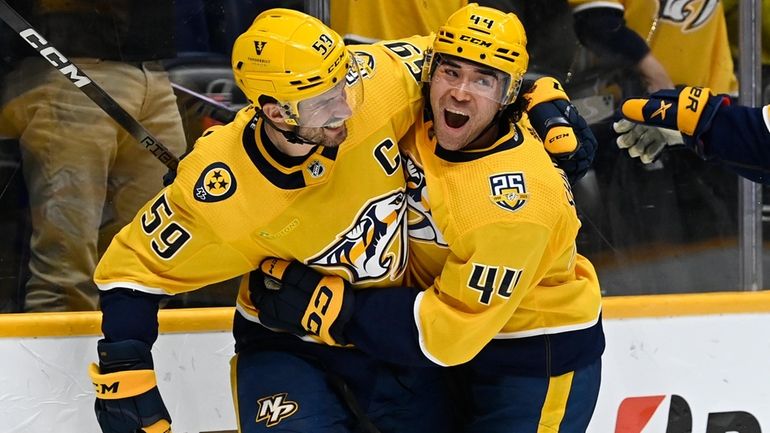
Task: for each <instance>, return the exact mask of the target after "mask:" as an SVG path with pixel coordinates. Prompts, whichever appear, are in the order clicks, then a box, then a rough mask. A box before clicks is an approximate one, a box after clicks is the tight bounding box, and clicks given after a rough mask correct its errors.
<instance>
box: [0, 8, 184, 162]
mask: <svg viewBox="0 0 770 433" xmlns="http://www.w3.org/2000/svg"><path fill="white" fill-rule="evenodd" d="M0 19H2V20H3V21H4V22H5V23H6V24H8V26H9V27H11V28H12V29H13V31H15V32H16V33H18V34H19V36H20V37H21V38H22V39H24V40H25V41H26V42H27V43H28V44H29V45H30V46H32V48H34V49H35V50H36V51H37V52H38V54H40V55H41V56H42V57H43V58H44V59H46V60H48V62H49V63H50V64H51V65H52V66H53V67H54V68H56V69H57V70H58V71H59V72H61V73H62V75H64V76H65V77H67V78H68V79H69V80H70V81H71V82H72V84H74V85H75V86H77V88H78V89H80V91H81V92H83V93H85V94H86V96H88V97H89V98H90V99H91V100H92V101H94V103H96V105H98V106H99V108H101V109H102V110H104V112H105V113H107V115H108V116H110V117H111V118H113V119H114V120H115V121H116V122H118V124H119V125H120V126H122V127H123V129H125V130H126V132H128V133H129V134H130V135H131V136H132V137H134V138H136V139H137V140H138V141H139V143H140V144H141V145H142V146H144V147H145V149H147V150H149V151H150V152H152V154H153V155H155V157H156V158H158V160H159V161H160V162H162V163H163V164H165V165H166V167H168V168H169V169H171V170H174V171H175V170H176V167H177V165H179V158H177V157H176V156H175V155H174V154H173V153H171V152H170V151H169V150H168V149H167V148H166V146H164V145H163V144H162V143H161V142H160V141H159V140H158V139H157V138H155V137H153V136H152V134H150V132H149V131H147V130H146V129H145V128H144V126H142V124H141V123H139V122H138V121H137V120H136V119H134V118H133V117H132V116H131V115H130V114H128V112H126V110H124V109H123V107H121V106H120V104H118V103H117V101H115V100H114V99H112V97H111V96H110V95H108V94H107V92H105V91H104V89H102V88H101V87H99V85H98V84H96V83H95V82H93V81H92V80H91V79H90V78H89V77H88V75H86V73H85V72H83V71H82V70H80V68H78V67H77V66H75V65H74V64H73V63H72V62H70V60H69V59H67V58H66V57H64V56H63V55H62V54H61V52H59V50H57V49H56V48H55V47H53V46H52V45H51V44H49V43H48V41H46V40H45V38H43V36H41V35H40V33H38V32H37V31H35V29H33V28H32V26H31V25H30V24H29V22H27V20H25V19H24V18H23V17H22V16H21V15H19V14H18V12H16V11H15V10H14V9H13V8H12V7H11V6H9V5H8V3H7V2H6V1H5V0H0Z"/></svg>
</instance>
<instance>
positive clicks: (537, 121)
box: [523, 77, 598, 184]
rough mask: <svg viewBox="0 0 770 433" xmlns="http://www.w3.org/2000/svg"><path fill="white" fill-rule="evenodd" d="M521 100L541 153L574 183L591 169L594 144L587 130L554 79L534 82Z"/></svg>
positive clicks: (595, 146) (590, 132)
mask: <svg viewBox="0 0 770 433" xmlns="http://www.w3.org/2000/svg"><path fill="white" fill-rule="evenodd" d="M523 97H524V98H525V99H526V101H527V108H526V110H527V112H528V114H529V119H530V123H531V124H532V127H533V128H534V129H535V132H537V134H538V135H539V136H540V137H541V138H542V139H543V144H544V146H545V150H546V151H547V152H548V153H549V154H550V155H551V157H552V158H553V159H554V160H555V161H556V163H557V164H558V165H559V168H561V169H562V170H564V172H565V173H566V174H567V178H568V179H569V181H570V183H573V184H574V183H575V182H577V181H578V180H580V178H582V177H583V175H585V174H586V172H587V171H588V169H589V168H591V164H592V163H593V160H594V155H595V154H596V148H597V146H598V142H597V141H596V137H594V134H593V132H592V131H591V128H589V127H588V124H587V123H586V121H585V119H583V117H582V116H580V114H579V113H578V111H577V108H575V106H574V105H572V103H570V101H569V97H568V96H567V94H566V93H565V92H564V89H563V88H562V86H561V84H560V83H559V82H558V81H557V80H556V79H555V78H552V77H542V78H540V79H538V80H537V81H535V84H534V85H533V86H532V88H531V89H530V90H529V91H528V92H527V93H525V94H524V95H523Z"/></svg>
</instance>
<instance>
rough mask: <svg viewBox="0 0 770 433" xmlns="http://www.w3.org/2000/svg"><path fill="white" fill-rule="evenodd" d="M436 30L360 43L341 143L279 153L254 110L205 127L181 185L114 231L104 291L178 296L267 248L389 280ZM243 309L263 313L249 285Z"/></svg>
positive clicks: (399, 273)
mask: <svg viewBox="0 0 770 433" xmlns="http://www.w3.org/2000/svg"><path fill="white" fill-rule="evenodd" d="M430 41H431V39H430V38H428V37H422V38H410V39H408V40H401V41H389V42H383V43H381V44H376V45H369V46H359V47H356V50H357V51H356V59H357V61H358V63H359V66H360V68H359V70H358V72H357V73H356V74H355V75H348V77H347V78H348V80H349V81H350V80H363V89H364V98H363V101H362V103H361V105H359V106H358V107H357V109H356V111H355V113H354V114H353V116H352V117H351V118H350V119H349V120H348V121H347V126H348V138H347V139H346V140H345V142H344V143H342V145H341V146H340V147H339V148H325V147H321V146H318V147H317V148H316V149H315V150H314V151H313V152H311V153H310V154H309V155H307V156H306V157H301V158H291V157H287V156H286V155H284V154H281V153H280V152H278V151H277V150H276V148H275V147H274V146H273V145H272V144H271V143H270V142H269V140H268V139H267V137H266V134H265V133H264V131H263V124H262V121H261V120H260V119H259V117H258V116H256V115H255V110H254V109H253V108H250V107H247V108H245V109H243V110H241V111H240V112H239V113H238V115H237V118H236V119H235V120H234V121H233V122H232V123H229V124H227V125H224V126H221V127H215V128H212V129H211V130H209V131H207V132H206V133H205V134H204V136H203V137H201V138H200V139H199V140H198V141H197V143H196V145H195V148H194V150H193V151H192V152H191V153H190V154H189V155H187V157H185V158H184V159H183V160H182V161H181V163H180V165H179V170H178V174H177V177H176V179H175V181H174V183H173V184H171V185H170V186H168V187H166V188H165V189H163V190H162V191H161V192H160V193H159V194H158V195H157V196H156V197H155V198H153V199H152V200H151V201H150V202H148V203H147V204H146V205H145V206H144V207H143V208H142V209H140V210H139V212H138V214H137V216H136V217H135V218H134V220H133V221H132V222H131V223H130V224H129V225H128V226H126V227H124V228H123V229H122V230H121V231H120V233H119V234H118V235H117V236H116V237H115V238H114V240H113V242H112V244H111V245H110V247H109V248H108V250H107V251H106V253H105V254H104V257H103V258H102V259H101V261H100V262H99V264H98V266H97V268H96V272H95V276H94V279H95V281H96V283H97V285H98V287H99V288H100V289H101V290H110V289H113V288H129V289H134V290H138V291H141V292H145V293H150V294H168V295H173V294H178V293H182V292H187V291H191V290H195V289H198V288H200V287H203V286H205V285H208V284H212V283H215V282H218V281H223V280H227V279H230V278H234V277H237V276H240V275H244V274H248V273H249V272H250V271H252V270H254V269H256V268H258V267H259V264H260V262H261V261H262V260H263V259H265V258H267V257H280V258H283V259H296V260H299V261H301V262H303V263H306V264H309V265H312V266H313V267H314V268H315V269H317V270H319V271H321V272H324V273H328V274H335V275H340V276H343V277H344V278H345V279H347V280H349V281H350V282H351V283H353V285H355V286H358V287H371V286H391V285H394V284H399V283H400V282H401V281H402V279H403V274H404V269H405V266H406V261H407V254H408V251H407V247H406V229H405V220H404V214H405V185H404V174H403V168H402V166H403V163H402V160H401V157H400V155H399V152H398V147H397V143H398V141H399V139H400V138H401V137H402V136H403V135H404V134H405V133H406V132H407V130H408V129H409V127H410V126H411V124H412V123H413V122H414V121H415V118H416V117H417V116H418V115H419V110H420V108H421V103H420V101H421V94H420V88H419V75H418V72H419V70H420V66H421V62H422V51H423V50H424V49H425V48H426V47H427V45H428V44H429V42H430ZM237 309H238V311H239V312H240V313H241V314H242V315H243V316H244V317H246V318H248V319H249V320H252V321H258V318H257V316H256V311H255V310H254V308H253V306H252V305H251V302H250V301H249V296H248V290H247V289H246V286H244V285H242V287H241V291H240V293H239V296H238V300H237Z"/></svg>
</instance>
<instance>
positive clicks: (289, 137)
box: [257, 109, 321, 146]
mask: <svg viewBox="0 0 770 433" xmlns="http://www.w3.org/2000/svg"><path fill="white" fill-rule="evenodd" d="M257 115H259V117H261V118H262V120H264V121H265V123H267V124H268V125H269V126H270V127H271V128H273V129H275V130H276V131H278V132H280V133H281V135H283V137H284V138H285V139H286V141H288V142H289V143H292V144H312V145H313V146H318V145H320V144H321V143H318V142H316V141H312V140H308V139H307V138H305V137H302V136H301V135H299V134H297V133H296V132H294V131H286V130H283V129H281V128H279V127H278V125H276V124H275V123H274V122H273V121H272V120H270V119H268V118H267V116H265V115H264V114H263V113H262V111H261V110H259V109H257Z"/></svg>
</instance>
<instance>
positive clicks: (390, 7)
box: [330, 0, 468, 41]
mask: <svg viewBox="0 0 770 433" xmlns="http://www.w3.org/2000/svg"><path fill="white" fill-rule="evenodd" d="M467 4H468V2H467V0H430V1H424V0H419V1H415V0H389V1H368V0H332V1H331V10H330V18H331V28H333V29H334V30H336V31H337V33H339V34H341V35H342V36H344V37H345V38H351V39H355V40H364V41H367V40H369V41H372V40H380V39H400V38H406V37H410V36H413V35H427V34H429V33H433V32H436V31H438V28H439V26H441V25H442V24H444V22H445V21H446V20H447V18H449V15H451V14H452V13H453V12H454V11H456V10H458V9H460V8H461V7H463V6H465V5H467Z"/></svg>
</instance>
